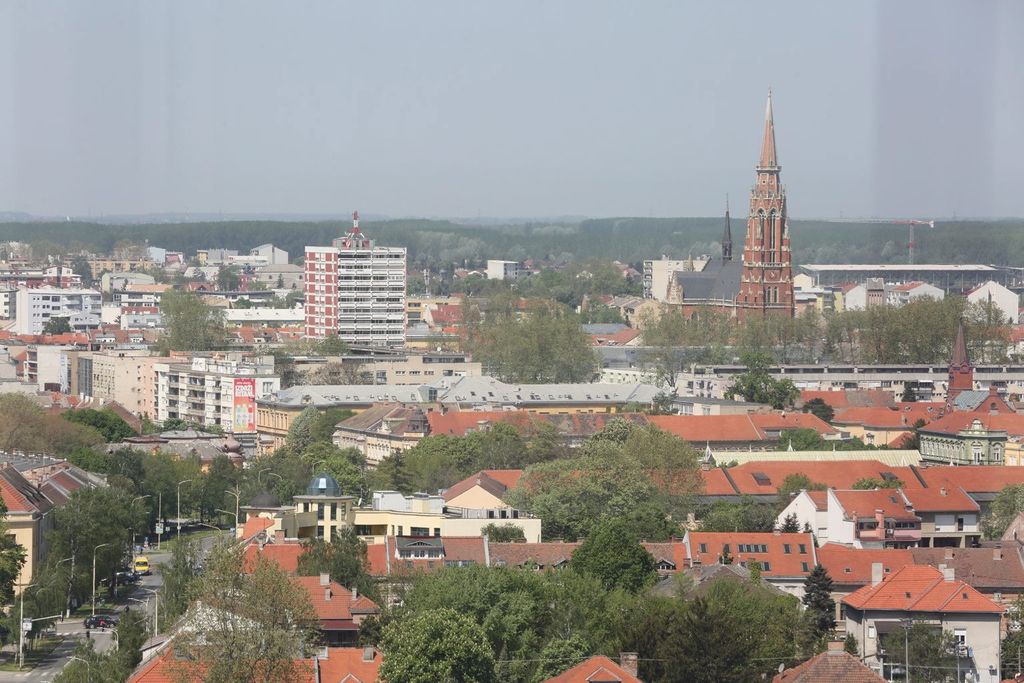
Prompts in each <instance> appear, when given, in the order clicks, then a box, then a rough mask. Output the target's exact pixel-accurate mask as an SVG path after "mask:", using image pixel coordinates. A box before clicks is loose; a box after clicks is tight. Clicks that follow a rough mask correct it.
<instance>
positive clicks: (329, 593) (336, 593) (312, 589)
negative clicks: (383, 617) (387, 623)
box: [292, 576, 380, 620]
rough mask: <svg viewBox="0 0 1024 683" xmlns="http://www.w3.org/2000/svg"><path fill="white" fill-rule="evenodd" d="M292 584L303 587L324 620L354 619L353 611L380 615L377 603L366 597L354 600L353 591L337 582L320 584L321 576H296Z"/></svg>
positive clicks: (318, 614)
mask: <svg viewBox="0 0 1024 683" xmlns="http://www.w3.org/2000/svg"><path fill="white" fill-rule="evenodd" d="M292 582H293V583H295V584H296V585H298V586H301V587H302V589H303V590H305V591H306V593H307V594H308V595H309V601H310V602H311V603H312V604H313V609H314V610H316V615H317V617H319V618H320V619H321V620H324V619H345V620H350V619H352V610H353V608H354V609H355V611H356V612H357V613H358V612H363V613H378V612H380V608H379V607H378V606H377V603H375V602H373V601H372V600H370V599H368V598H367V597H366V596H358V597H357V599H356V600H353V599H352V591H350V590H349V589H347V588H345V587H344V586H342V585H341V584H340V583H338V582H337V581H330V582H329V583H328V585H326V586H325V585H323V584H322V583H321V582H320V577H319V576H296V577H293V578H292Z"/></svg>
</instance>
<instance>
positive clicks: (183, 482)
mask: <svg viewBox="0 0 1024 683" xmlns="http://www.w3.org/2000/svg"><path fill="white" fill-rule="evenodd" d="M190 481H192V480H191V479H182V480H181V481H179V482H178V514H177V522H178V533H177V535H176V536H175V538H181V485H182V484H187V483H189V482H190Z"/></svg>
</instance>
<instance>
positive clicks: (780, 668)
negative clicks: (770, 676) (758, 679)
mask: <svg viewBox="0 0 1024 683" xmlns="http://www.w3.org/2000/svg"><path fill="white" fill-rule="evenodd" d="M785 670H786V663H785V662H780V663H779V673H782V672H783V671H785Z"/></svg>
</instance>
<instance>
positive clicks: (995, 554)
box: [992, 548, 1003, 560]
mask: <svg viewBox="0 0 1024 683" xmlns="http://www.w3.org/2000/svg"><path fill="white" fill-rule="evenodd" d="M992 559H993V560H1001V559H1003V549H1002V548H993V549H992Z"/></svg>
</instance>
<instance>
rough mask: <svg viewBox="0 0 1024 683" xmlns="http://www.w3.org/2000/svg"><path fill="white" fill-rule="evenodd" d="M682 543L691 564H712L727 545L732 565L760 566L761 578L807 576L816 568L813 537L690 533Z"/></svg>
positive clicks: (762, 533)
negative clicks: (757, 564)
mask: <svg viewBox="0 0 1024 683" xmlns="http://www.w3.org/2000/svg"><path fill="white" fill-rule="evenodd" d="M684 542H685V544H686V549H687V551H688V554H689V556H690V557H691V558H692V559H693V561H694V562H696V561H698V560H699V561H700V563H701V564H715V563H716V562H718V558H719V557H721V556H722V554H723V552H724V549H725V546H726V545H728V546H729V554H730V555H731V556H732V557H733V560H734V561H735V562H737V563H743V562H746V561H748V560H757V561H758V562H760V563H762V567H761V573H762V575H764V576H806V575H807V574H808V573H810V571H811V569H813V568H814V565H815V564H817V559H816V556H815V548H814V536H813V535H812V534H805V533H781V532H777V531H776V532H757V533H753V532H752V533H746V532H740V533H718V532H708V531H690V532H687V534H686V538H685V540H684ZM762 547H763V549H762ZM765 563H767V566H765Z"/></svg>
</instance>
